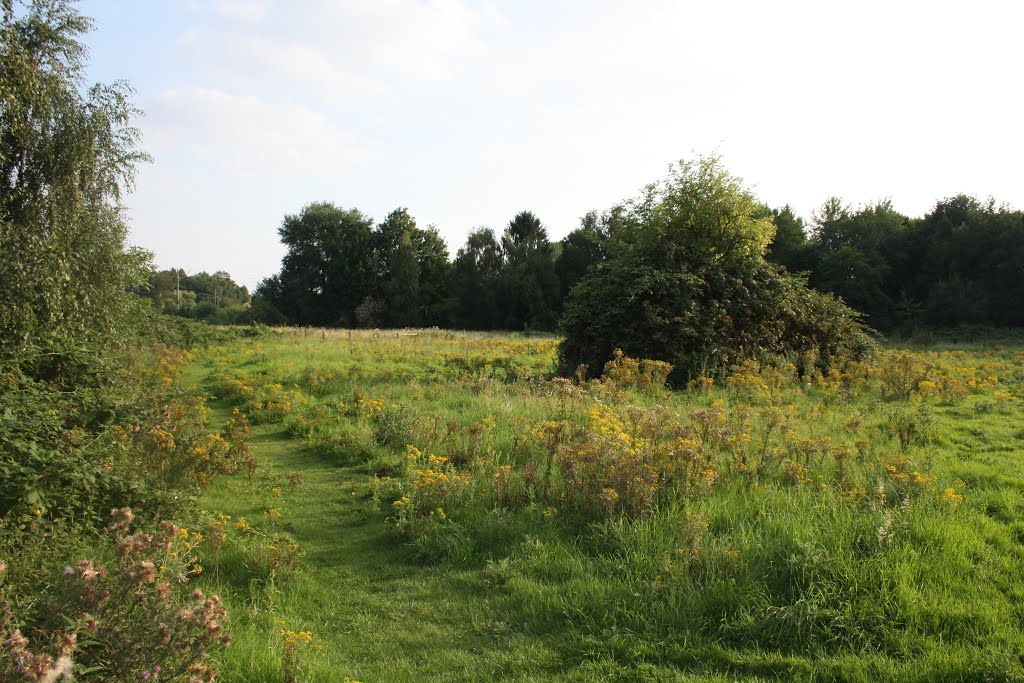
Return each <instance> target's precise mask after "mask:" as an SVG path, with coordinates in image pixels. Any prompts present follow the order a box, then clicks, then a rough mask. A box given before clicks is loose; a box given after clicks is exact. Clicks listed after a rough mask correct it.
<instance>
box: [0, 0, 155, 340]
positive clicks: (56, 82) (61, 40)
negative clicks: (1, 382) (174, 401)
mask: <svg viewBox="0 0 1024 683" xmlns="http://www.w3.org/2000/svg"><path fill="white" fill-rule="evenodd" d="M90 28H91V22H90V20H88V19H87V18H85V17H83V16H82V15H81V14H79V13H78V12H77V11H75V10H74V8H72V7H71V5H70V3H69V2H66V1H64V0H36V1H34V2H32V3H17V4H15V3H13V2H5V3H4V5H3V20H2V24H0V254H3V258H2V259H0V351H3V352H4V353H8V354H10V353H21V352H24V351H25V350H26V349H28V348H29V347H30V346H33V345H36V346H46V347H51V346H53V345H54V344H57V345H65V344H72V345H74V344H81V343H83V342H90V341H93V342H94V341H99V340H103V341H109V340H110V339H111V336H112V335H116V334H117V333H118V332H119V331H120V329H121V328H123V327H124V326H125V325H126V324H127V323H128V318H129V313H130V311H131V309H132V307H133V306H134V305H137V297H135V296H134V295H133V294H131V290H132V289H134V288H135V287H137V286H139V285H141V284H142V283H143V282H144V280H145V277H146V275H147V273H148V265H149V255H148V254H147V253H145V252H142V251H140V250H134V249H126V247H125V238H126V234H127V228H126V226H125V223H124V220H123V215H122V209H121V203H120V202H121V197H122V194H123V193H124V192H125V191H126V190H127V189H129V188H130V186H131V184H132V181H133V178H134V173H135V167H136V165H137V164H138V163H139V162H141V161H143V160H145V159H146V156H145V154H144V153H142V152H140V151H139V150H138V149H137V147H136V145H137V143H138V138H139V134H138V130H137V129H136V128H134V127H133V126H132V125H131V120H132V118H133V117H134V116H135V115H137V114H138V112H137V110H136V109H135V108H134V107H133V105H132V104H131V101H130V96H131V95H132V90H131V88H130V87H129V86H128V85H127V84H125V83H123V82H117V83H113V84H111V85H102V84H98V85H93V86H91V87H89V88H86V87H85V85H86V84H85V76H84V68H85V57H86V49H85V46H84V45H83V44H82V42H81V38H82V36H83V35H84V34H86V33H87V32H88V31H89V30H90Z"/></svg>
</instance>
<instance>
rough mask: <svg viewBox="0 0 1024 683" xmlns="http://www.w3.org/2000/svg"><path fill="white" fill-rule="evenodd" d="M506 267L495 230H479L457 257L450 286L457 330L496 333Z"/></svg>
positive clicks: (468, 240)
mask: <svg viewBox="0 0 1024 683" xmlns="http://www.w3.org/2000/svg"><path fill="white" fill-rule="evenodd" d="M504 265H505V256H504V254H503V253H502V251H501V245H500V244H498V240H497V238H496V237H495V236H494V231H493V230H491V229H490V228H477V229H476V230H473V231H472V232H470V233H469V235H468V236H467V237H466V244H465V245H464V246H463V247H461V248H460V249H459V252H458V253H457V254H456V255H455V262H454V263H453V264H452V269H451V274H450V277H449V287H450V290H451V292H452V295H453V296H454V298H455V307H454V310H453V315H452V323H453V324H454V325H455V326H456V327H461V328H465V329H477V330H493V329H496V328H497V327H499V325H500V322H499V321H500V317H501V316H500V311H499V310H498V297H497V285H498V278H499V277H500V276H501V271H502V268H503V267H504Z"/></svg>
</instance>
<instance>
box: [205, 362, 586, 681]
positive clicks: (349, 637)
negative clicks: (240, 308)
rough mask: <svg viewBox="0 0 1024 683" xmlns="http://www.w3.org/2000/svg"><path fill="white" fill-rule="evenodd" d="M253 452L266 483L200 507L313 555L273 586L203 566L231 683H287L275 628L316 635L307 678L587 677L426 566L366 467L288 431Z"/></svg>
mask: <svg viewBox="0 0 1024 683" xmlns="http://www.w3.org/2000/svg"><path fill="white" fill-rule="evenodd" d="M185 379H186V382H187V383H189V384H191V385H193V386H200V387H201V386H202V379H203V368H202V367H196V366H193V367H192V368H190V369H189V372H188V374H187V375H186V378H185ZM209 408H210V425H211V426H219V425H221V424H223V422H224V421H225V420H226V419H227V418H228V417H229V416H230V406H229V405H227V404H226V403H224V402H222V401H217V400H213V401H211V402H210V403H209ZM250 446H251V449H252V452H253V454H254V456H255V457H256V459H257V461H258V462H259V464H260V466H259V470H258V471H257V474H256V476H255V477H253V479H252V480H249V479H248V478H247V477H246V476H245V474H244V473H239V474H236V475H233V476H230V477H220V478H219V479H217V480H215V481H214V483H213V485H212V486H211V487H210V489H209V490H208V492H207V493H206V494H205V495H204V497H203V499H202V500H201V502H200V505H201V507H202V509H203V510H205V511H207V512H208V513H211V514H212V515H213V516H216V515H218V514H225V515H231V517H232V518H233V520H237V519H238V518H239V517H245V518H246V519H247V520H249V521H250V523H253V525H254V526H256V520H260V521H261V522H262V520H263V513H264V511H265V510H266V509H267V508H268V507H276V508H278V509H279V510H280V511H281V513H282V518H281V522H280V524H281V526H282V527H283V528H284V529H285V530H287V531H289V532H290V533H291V534H292V536H293V537H294V539H295V540H296V541H297V543H298V544H299V545H300V547H301V548H302V551H303V552H304V557H303V559H302V561H301V569H300V570H299V571H298V572H297V573H296V574H294V575H292V576H290V577H286V579H285V580H284V581H281V582H278V583H277V584H276V585H272V586H269V587H268V586H266V585H265V584H263V583H256V582H253V581H251V580H250V579H249V578H248V574H247V572H246V571H245V568H244V566H242V565H243V562H242V561H241V560H238V559H236V560H235V562H234V564H235V565H236V566H234V567H232V566H231V565H232V561H231V558H230V557H229V556H228V553H224V556H222V557H221V558H220V560H219V563H218V565H211V566H208V567H207V570H206V572H205V574H204V576H205V578H204V581H205V584H206V588H208V589H209V590H211V591H215V592H217V593H218V594H219V595H221V597H222V598H223V599H224V600H225V603H226V604H227V606H228V609H229V613H230V614H231V632H232V633H233V635H234V637H235V643H234V645H233V647H232V648H230V649H229V650H228V651H227V654H226V656H225V659H224V661H222V663H221V671H222V680H224V681H246V682H255V681H268V682H269V681H281V680H284V679H283V672H282V651H283V643H282V641H281V639H280V636H279V635H278V634H279V630H280V628H281V626H280V625H279V624H278V621H279V620H283V621H284V627H285V628H288V629H290V630H293V631H310V632H311V633H312V635H313V640H312V643H311V644H310V645H309V646H307V649H306V651H305V652H303V653H302V656H301V657H300V662H301V664H300V672H299V675H298V680H304V681H305V680H308V681H344V680H345V679H346V677H350V678H352V679H356V680H359V681H363V682H369V681H425V680H431V681H481V680H588V679H589V677H587V676H585V675H583V673H584V672H582V671H579V670H577V671H571V670H570V671H566V670H563V669H562V667H563V666H564V664H563V663H562V659H563V658H562V657H560V656H559V654H558V653H557V652H556V651H554V650H552V649H550V648H549V647H548V646H545V645H544V644H543V642H542V640H541V638H540V637H539V636H533V635H530V634H524V633H515V632H514V629H513V628H512V627H511V626H510V625H509V624H507V623H506V622H505V620H504V619H503V616H502V605H501V604H500V601H501V596H500V595H496V594H494V593H492V592H488V591H487V589H486V588H485V586H484V583H483V579H482V572H481V571H480V570H479V568H468V569H466V568H452V567H446V566H440V567H429V568H426V567H419V566H416V565H415V564H414V563H413V562H412V561H411V558H410V555H409V551H408V549H407V548H404V547H403V546H402V545H401V544H400V543H396V541H395V540H394V539H393V538H392V537H391V536H390V535H389V533H388V529H387V528H386V527H385V525H384V524H383V522H382V521H381V520H380V514H379V513H374V512H372V509H371V506H372V500H371V499H370V493H369V486H368V482H369V480H370V477H369V476H368V475H367V474H366V473H365V472H364V471H362V470H361V469H360V468H357V467H351V466H350V467H344V466H338V465H336V464H333V463H331V462H327V461H325V460H324V459H323V458H319V457H317V456H316V455H313V454H311V453H310V452H309V451H308V450H307V449H305V448H304V445H303V442H302V440H301V439H297V438H292V437H291V436H290V435H289V434H288V433H287V432H286V431H284V429H283V427H282V426H281V425H263V426H257V427H255V428H254V429H253V433H252V436H251V441H250ZM296 471H301V472H302V474H303V483H302V484H301V485H299V486H298V487H297V488H296V489H295V490H294V491H289V490H288V488H287V486H286V485H284V482H285V477H286V475H287V474H288V473H291V472H296ZM275 487H277V488H280V489H282V493H281V495H280V496H277V495H275V494H274V493H273V491H272V489H273V488H275ZM579 676H583V677H582V678H580V677H579Z"/></svg>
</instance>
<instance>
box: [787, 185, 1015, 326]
mask: <svg viewBox="0 0 1024 683" xmlns="http://www.w3.org/2000/svg"><path fill="white" fill-rule="evenodd" d="M773 215H774V218H775V224H776V234H775V239H774V241H773V242H772V245H771V247H770V250H769V253H768V258H769V259H770V260H772V261H774V262H776V263H778V264H780V265H783V266H785V267H786V269H787V270H790V271H792V272H806V273H807V274H808V278H809V282H810V284H811V286H813V287H815V288H816V289H819V290H821V291H826V292H832V293H834V294H836V295H837V296H839V297H841V298H842V299H843V300H844V301H845V302H846V303H847V304H849V305H850V306H852V307H853V308H855V309H857V310H858V311H860V312H861V313H863V314H864V319H865V321H866V322H867V323H868V324H869V325H871V326H872V327H874V328H876V329H878V330H883V331H893V330H906V329H913V328H915V327H922V326H924V327H949V326H956V325H964V324H968V325H992V326H1006V327H1009V326H1021V325H1024V306H1021V302H1022V301H1024V212H1022V211H1019V210H1013V209H1010V208H1009V207H1007V206H1005V205H997V204H996V202H995V201H994V200H991V199H990V200H988V201H987V202H982V201H979V200H978V199H976V198H974V197H971V196H967V195H957V196H955V197H951V198H948V199H944V200H941V201H939V202H937V203H936V204H935V207H934V208H933V209H932V210H931V211H930V212H928V213H927V214H926V215H925V216H924V217H922V218H910V217H908V216H904V215H903V214H900V213H899V212H897V211H896V210H894V209H893V207H892V203H891V202H890V201H882V202H878V203H875V204H870V205H866V206H862V207H860V208H853V207H850V206H848V205H846V204H844V203H843V202H842V201H841V200H839V199H837V198H834V197H833V198H831V199H829V200H828V201H826V202H825V203H824V204H823V205H822V206H821V208H820V209H819V210H818V211H817V212H815V213H814V215H813V217H812V220H811V222H810V225H805V224H804V222H803V221H802V220H801V219H800V218H798V217H796V216H795V215H794V214H793V211H792V210H791V209H790V208H789V207H788V206H787V207H785V208H783V209H781V210H778V211H775V212H773Z"/></svg>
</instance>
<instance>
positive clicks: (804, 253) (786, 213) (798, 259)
mask: <svg viewBox="0 0 1024 683" xmlns="http://www.w3.org/2000/svg"><path fill="white" fill-rule="evenodd" d="M771 214H772V222H773V223H775V237H774V238H773V239H772V242H771V244H770V245H769V246H768V252H767V253H766V254H765V258H767V259H768V260H769V261H771V262H772V263H778V264H779V265H780V266H782V267H784V268H785V269H786V270H788V271H789V272H791V273H799V272H802V271H804V270H807V269H808V268H809V267H810V253H809V251H810V244H809V243H808V241H807V230H806V228H805V226H804V219H803V218H800V217H799V216H797V215H796V214H795V213H793V209H792V207H790V206H789V205H788V204H787V205H786V206H784V207H782V208H781V209H772V211H771Z"/></svg>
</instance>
